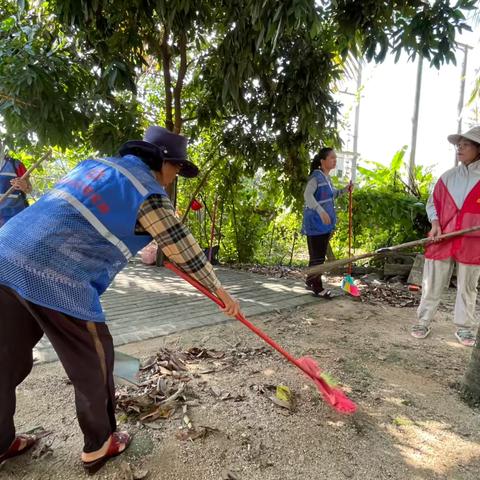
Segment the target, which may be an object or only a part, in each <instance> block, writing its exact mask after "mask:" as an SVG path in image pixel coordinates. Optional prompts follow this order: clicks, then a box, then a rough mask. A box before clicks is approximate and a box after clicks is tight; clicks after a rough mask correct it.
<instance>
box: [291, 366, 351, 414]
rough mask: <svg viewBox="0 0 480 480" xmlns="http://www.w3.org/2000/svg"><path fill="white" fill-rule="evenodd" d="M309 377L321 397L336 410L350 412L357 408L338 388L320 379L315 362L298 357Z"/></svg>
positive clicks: (319, 371)
mask: <svg viewBox="0 0 480 480" xmlns="http://www.w3.org/2000/svg"><path fill="white" fill-rule="evenodd" d="M298 362H299V363H300V364H301V365H302V367H303V368H304V369H305V371H306V372H308V374H309V378H310V379H311V380H313V382H314V383H315V385H316V386H317V389H318V391H319V392H320V394H321V395H322V397H323V399H324V400H325V401H326V402H327V403H328V404H329V405H330V406H331V407H333V408H334V409H335V410H336V411H337V412H340V413H345V414H352V413H355V411H356V410H357V405H356V404H355V403H354V402H353V401H352V400H350V399H349V398H348V397H347V396H346V395H345V393H344V392H343V391H342V390H340V389H339V388H331V387H330V386H329V385H328V383H327V382H326V381H325V380H323V381H322V380H321V378H322V377H321V370H320V367H319V366H318V364H317V362H316V361H315V360H314V359H313V358H311V357H302V358H299V359H298Z"/></svg>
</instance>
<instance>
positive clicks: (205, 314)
mask: <svg viewBox="0 0 480 480" xmlns="http://www.w3.org/2000/svg"><path fill="white" fill-rule="evenodd" d="M215 272H216V273H217V275H218V277H219V278H220V280H221V282H222V284H223V285H224V286H225V287H226V288H227V289H228V290H229V291H230V292H232V293H233V294H234V295H235V296H236V297H237V298H238V299H239V300H240V302H241V305H242V309H243V311H244V313H245V316H247V317H249V316H253V315H259V314H264V313H269V312H273V311H276V310H282V309H284V308H291V307H295V306H299V305H305V304H308V303H312V302H318V301H319V300H318V299H316V298H315V297H313V295H311V293H310V292H308V291H306V290H305V288H304V285H303V282H301V281H296V280H291V279H283V278H282V279H278V278H269V277H265V276H263V275H257V274H254V273H249V272H244V271H241V270H233V269H229V268H225V267H218V268H215ZM102 305H103V308H104V310H105V313H106V317H107V322H108V325H109V328H110V332H111V334H112V336H113V341H114V344H115V346H119V345H124V344H127V343H132V342H138V341H142V340H147V339H150V338H155V337H160V336H164V335H169V334H172V333H177V332H181V331H184V330H189V329H192V328H196V327H204V326H206V325H215V324H218V323H223V322H229V321H235V320H233V319H229V318H227V317H225V315H223V314H222V313H221V312H220V311H219V310H218V308H217V306H216V305H215V304H214V303H213V302H212V301H211V300H210V299H208V298H206V297H205V296H204V295H202V294H201V293H199V292H197V291H196V290H195V289H194V288H193V287H191V286H190V285H189V284H187V283H186V282H185V281H184V280H182V279H181V278H179V277H177V276H176V275H175V274H174V273H173V272H171V271H170V270H167V269H166V268H158V267H149V266H146V265H143V264H142V263H141V262H140V261H139V260H138V259H134V260H133V261H132V262H130V263H129V265H128V266H127V268H125V269H124V270H123V271H122V272H120V273H119V274H118V275H117V277H116V278H115V281H114V282H113V283H112V285H111V286H110V288H109V289H108V290H107V291H106V292H105V294H104V295H103V297H102ZM34 358H35V359H36V361H37V362H48V361H53V360H56V358H57V357H56V354H55V352H54V350H53V349H52V347H51V345H50V342H48V340H47V339H46V338H45V337H43V338H42V340H41V341H40V342H39V343H38V344H37V346H36V348H35V349H34Z"/></svg>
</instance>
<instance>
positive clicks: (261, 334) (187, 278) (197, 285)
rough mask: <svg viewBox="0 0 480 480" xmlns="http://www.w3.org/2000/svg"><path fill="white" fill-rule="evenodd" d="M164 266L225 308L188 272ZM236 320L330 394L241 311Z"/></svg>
mask: <svg viewBox="0 0 480 480" xmlns="http://www.w3.org/2000/svg"><path fill="white" fill-rule="evenodd" d="M164 266H165V267H166V268H168V269H169V270H171V271H172V272H173V273H176V274H177V275H178V276H179V277H182V278H183V279H184V280H185V281H187V282H188V283H189V284H190V285H192V286H193V287H195V288H196V289H197V290H199V291H200V292H202V293H203V294H204V295H206V296H207V297H208V298H209V299H210V300H213V301H214V302H215V303H216V304H217V305H218V306H219V307H221V308H225V305H224V303H223V302H222V301H221V300H220V299H219V298H218V297H217V296H216V295H214V294H213V293H212V292H210V290H208V289H207V288H205V287H204V286H203V285H202V284H201V283H200V282H197V280H195V279H194V278H192V277H191V276H190V275H188V273H185V272H184V271H183V270H180V269H179V268H178V267H177V266H175V265H174V264H173V263H170V262H165V263H164ZM235 318H236V319H237V320H239V321H240V322H242V323H243V324H244V325H245V326H246V327H247V328H249V329H250V330H251V331H252V332H253V333H255V334H256V335H258V336H259V337H260V338H261V339H262V340H264V341H265V342H267V343H268V344H269V345H270V346H271V347H272V348H274V349H275V350H276V351H277V352H278V353H280V354H282V355H283V356H284V357H285V358H286V359H287V360H288V361H289V362H291V363H293V364H294V365H295V366H296V367H298V368H299V369H300V370H301V371H302V372H303V373H304V374H305V375H307V376H308V377H310V378H311V379H312V380H315V381H318V382H319V383H320V384H321V386H322V388H323V389H324V391H325V393H326V394H327V395H332V389H331V387H330V385H328V383H327V382H326V381H325V380H324V379H323V378H322V377H320V376H318V375H314V374H312V373H310V372H309V371H308V370H306V369H305V368H304V367H303V365H302V364H301V363H300V362H299V361H298V360H297V359H296V358H295V357H293V356H292V355H290V354H289V353H288V352H287V351H286V350H284V349H283V348H282V347H281V346H280V345H279V344H278V343H277V342H275V341H274V340H272V339H271V338H270V337H269V336H268V335H267V334H266V333H264V332H262V330H260V329H259V328H258V327H256V326H255V325H253V323H251V322H249V321H248V320H247V319H246V318H245V317H244V316H243V315H242V314H241V313H239V314H238V315H236V317H235Z"/></svg>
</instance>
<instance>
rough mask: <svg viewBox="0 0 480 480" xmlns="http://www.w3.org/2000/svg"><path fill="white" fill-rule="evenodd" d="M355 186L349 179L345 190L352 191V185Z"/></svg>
mask: <svg viewBox="0 0 480 480" xmlns="http://www.w3.org/2000/svg"><path fill="white" fill-rule="evenodd" d="M354 186H355V184H354V183H353V182H352V181H351V180H350V181H349V182H348V185H347V186H346V187H345V189H346V190H347V192H353V187H354Z"/></svg>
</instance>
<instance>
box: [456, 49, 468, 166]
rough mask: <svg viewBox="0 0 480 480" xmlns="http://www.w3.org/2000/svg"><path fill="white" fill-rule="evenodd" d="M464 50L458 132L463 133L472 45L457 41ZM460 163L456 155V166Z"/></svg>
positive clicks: (458, 109) (458, 108)
mask: <svg viewBox="0 0 480 480" xmlns="http://www.w3.org/2000/svg"><path fill="white" fill-rule="evenodd" d="M457 46H459V47H460V48H461V49H462V50H463V62H462V73H461V75H460V95H459V97H458V107H457V122H458V123H457V133H462V117H463V105H464V103H465V78H466V76H467V61H468V49H469V48H472V47H471V46H470V45H466V44H465V43H457ZM457 165H458V158H457V155H455V166H457Z"/></svg>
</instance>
